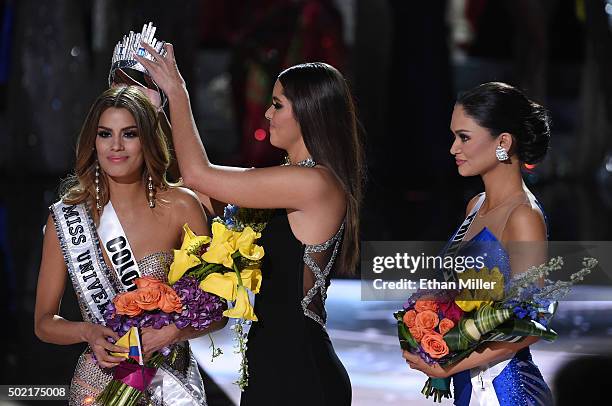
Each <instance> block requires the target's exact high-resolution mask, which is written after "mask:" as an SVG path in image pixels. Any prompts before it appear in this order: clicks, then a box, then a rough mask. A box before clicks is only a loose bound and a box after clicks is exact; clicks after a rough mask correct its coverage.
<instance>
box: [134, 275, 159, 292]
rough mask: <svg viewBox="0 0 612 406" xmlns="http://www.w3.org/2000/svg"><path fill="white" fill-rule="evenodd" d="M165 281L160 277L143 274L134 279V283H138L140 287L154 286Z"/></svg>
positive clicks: (137, 285)
mask: <svg viewBox="0 0 612 406" xmlns="http://www.w3.org/2000/svg"><path fill="white" fill-rule="evenodd" d="M163 283H164V282H162V281H160V280H159V279H155V278H152V277H150V276H143V277H142V278H136V279H134V285H136V287H137V288H138V289H140V288H148V287H153V286H157V285H159V284H163Z"/></svg>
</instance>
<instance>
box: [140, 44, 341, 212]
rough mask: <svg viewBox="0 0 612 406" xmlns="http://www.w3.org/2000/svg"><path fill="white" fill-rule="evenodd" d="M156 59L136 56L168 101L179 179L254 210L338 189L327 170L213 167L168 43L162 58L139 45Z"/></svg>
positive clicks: (299, 205) (299, 204)
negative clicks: (150, 59)
mask: <svg viewBox="0 0 612 406" xmlns="http://www.w3.org/2000/svg"><path fill="white" fill-rule="evenodd" d="M142 45H143V46H144V47H145V48H147V50H148V51H149V52H150V53H151V54H152V55H153V56H154V57H155V61H149V60H147V59H143V58H140V57H138V58H137V59H138V61H139V62H140V63H142V64H143V65H144V66H145V67H146V68H147V71H148V72H149V74H150V75H151V77H152V78H153V80H155V82H156V83H157V85H158V86H159V87H160V88H161V89H162V90H163V91H164V92H166V95H167V96H168V100H169V102H170V119H171V122H172V136H173V138H174V146H175V150H176V154H177V158H178V162H179V167H180V171H181V174H182V176H183V181H184V183H185V184H186V185H187V186H188V187H190V188H192V189H194V190H196V191H197V192H199V193H202V194H204V195H206V196H210V197H212V198H213V199H216V200H219V201H223V202H232V203H235V204H237V205H239V206H246V207H253V208H291V209H297V210H304V209H307V208H308V207H310V206H311V205H313V204H314V203H316V202H318V201H320V199H321V198H322V197H323V196H326V195H329V193H330V192H332V191H334V190H337V186H336V182H335V178H334V177H333V175H332V174H331V173H330V172H329V171H328V170H326V169H322V168H316V169H317V170H313V169H310V168H301V167H280V166H279V167H272V168H261V169H245V168H233V167H224V166H217V165H213V164H212V163H211V162H210V160H209V159H208V155H207V154H206V150H205V148H204V145H203V144H202V141H201V139H200V136H199V133H198V130H197V127H196V125H195V122H194V119H193V113H192V111H191V105H190V101H189V93H188V92H187V89H186V85H185V81H184V80H183V78H182V77H181V74H180V73H179V71H178V67H177V65H176V62H175V59H174V51H173V48H172V45H171V44H166V50H167V55H166V57H162V56H160V55H159V54H158V53H157V52H155V50H154V49H152V48H151V47H149V46H148V45H147V44H144V43H143V44H142Z"/></svg>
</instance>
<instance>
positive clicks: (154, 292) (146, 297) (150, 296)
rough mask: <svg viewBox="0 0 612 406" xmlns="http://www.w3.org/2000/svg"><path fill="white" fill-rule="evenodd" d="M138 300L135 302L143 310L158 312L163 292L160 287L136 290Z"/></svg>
mask: <svg viewBox="0 0 612 406" xmlns="http://www.w3.org/2000/svg"><path fill="white" fill-rule="evenodd" d="M134 293H135V294H136V298H135V299H134V302H136V304H137V305H138V307H140V308H141V309H142V310H156V309H158V307H157V304H158V303H159V299H160V298H161V296H162V291H161V290H160V289H159V287H158V286H149V287H148V288H141V289H136V290H135V291H134Z"/></svg>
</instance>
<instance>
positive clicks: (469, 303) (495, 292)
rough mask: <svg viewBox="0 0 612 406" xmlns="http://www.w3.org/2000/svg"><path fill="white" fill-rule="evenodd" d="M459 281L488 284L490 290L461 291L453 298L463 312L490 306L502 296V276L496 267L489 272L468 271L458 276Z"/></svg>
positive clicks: (486, 269)
mask: <svg viewBox="0 0 612 406" xmlns="http://www.w3.org/2000/svg"><path fill="white" fill-rule="evenodd" d="M459 279H461V280H462V281H463V282H464V283H467V282H468V281H470V280H471V281H475V282H476V283H480V281H482V282H483V283H484V282H486V283H488V286H489V287H490V288H487V289H485V288H484V287H483V288H482V289H467V288H465V289H463V290H462V291H461V292H460V293H459V295H457V297H456V298H455V303H456V304H457V306H459V307H460V308H461V310H463V311H464V312H471V311H472V310H475V309H479V308H480V307H481V306H483V305H484V304H491V303H493V302H494V301H496V300H501V299H502V298H503V294H504V276H503V275H502V273H501V272H500V271H499V268H498V267H494V268H493V269H491V270H489V269H488V268H486V267H485V268H482V269H480V270H479V271H476V270H475V269H473V268H472V269H468V270H467V271H465V272H462V273H460V274H459Z"/></svg>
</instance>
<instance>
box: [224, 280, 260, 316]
mask: <svg viewBox="0 0 612 406" xmlns="http://www.w3.org/2000/svg"><path fill="white" fill-rule="evenodd" d="M223 315H224V316H225V317H230V318H233V319H246V320H253V321H257V316H255V312H254V311H253V306H251V302H249V294H248V293H247V290H246V288H245V287H244V286H238V292H237V295H236V303H234V307H233V308H231V309H228V310H226V311H224V312H223Z"/></svg>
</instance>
